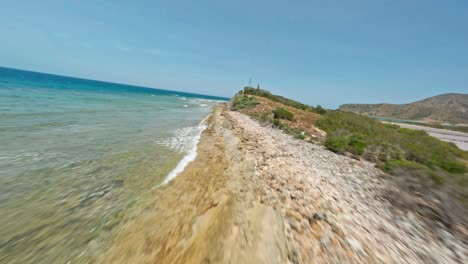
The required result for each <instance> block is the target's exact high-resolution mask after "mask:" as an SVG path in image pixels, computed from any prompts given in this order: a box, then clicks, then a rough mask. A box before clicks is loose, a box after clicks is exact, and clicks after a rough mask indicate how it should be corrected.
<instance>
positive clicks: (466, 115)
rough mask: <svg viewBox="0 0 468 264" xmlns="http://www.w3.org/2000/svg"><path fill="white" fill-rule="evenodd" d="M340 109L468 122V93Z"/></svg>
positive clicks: (342, 106)
mask: <svg viewBox="0 0 468 264" xmlns="http://www.w3.org/2000/svg"><path fill="white" fill-rule="evenodd" d="M339 109H340V110H342V111H349V112H354V113H359V114H364V115H372V116H381V117H389V118H398V119H407V120H417V121H423V122H431V123H451V124H468V94H454V93H452V94H442V95H438V96H434V97H430V98H427V99H424V100H421V101H418V102H414V103H409V104H345V105H341V106H340V108H339Z"/></svg>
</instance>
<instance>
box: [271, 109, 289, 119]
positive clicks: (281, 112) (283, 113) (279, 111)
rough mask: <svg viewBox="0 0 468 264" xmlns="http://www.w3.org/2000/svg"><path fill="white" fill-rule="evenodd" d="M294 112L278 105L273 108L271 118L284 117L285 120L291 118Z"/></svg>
mask: <svg viewBox="0 0 468 264" xmlns="http://www.w3.org/2000/svg"><path fill="white" fill-rule="evenodd" d="M293 117H294V114H293V113H291V112H289V111H288V110H286V109H284V108H281V107H278V108H276V110H273V118H274V119H286V120H290V121H291V120H293Z"/></svg>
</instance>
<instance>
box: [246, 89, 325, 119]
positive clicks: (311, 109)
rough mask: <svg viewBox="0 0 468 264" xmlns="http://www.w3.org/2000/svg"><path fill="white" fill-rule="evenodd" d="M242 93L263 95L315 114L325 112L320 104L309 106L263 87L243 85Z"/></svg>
mask: <svg viewBox="0 0 468 264" xmlns="http://www.w3.org/2000/svg"><path fill="white" fill-rule="evenodd" d="M242 93H243V94H250V95H256V96H261V97H265V98H267V99H270V100H272V101H274V102H278V103H281V104H284V105H287V106H291V107H294V108H297V109H301V110H305V111H309V112H313V113H316V114H325V113H326V110H325V109H324V108H322V107H321V106H320V105H318V106H317V107H313V106H310V105H306V104H303V103H299V102H297V101H294V100H291V99H288V98H285V97H283V96H280V95H275V94H272V93H270V92H269V91H266V90H263V89H260V88H254V87H245V88H244V90H243V91H242Z"/></svg>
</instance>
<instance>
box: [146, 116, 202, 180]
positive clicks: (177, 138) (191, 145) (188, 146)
mask: <svg viewBox="0 0 468 264" xmlns="http://www.w3.org/2000/svg"><path fill="white" fill-rule="evenodd" d="M206 127H207V126H206V118H205V119H203V121H201V122H200V124H199V125H198V126H194V127H185V128H180V129H177V130H175V131H174V136H173V137H171V138H168V139H165V140H160V141H155V142H156V143H157V144H161V145H164V146H167V147H170V148H171V149H173V150H176V151H179V152H181V153H186V155H185V156H184V158H182V160H181V161H180V162H179V164H177V166H176V167H175V168H174V169H173V170H172V171H171V172H170V173H169V174H168V175H167V177H166V179H164V182H163V184H166V183H168V182H170V181H171V180H172V179H174V178H175V177H176V176H177V175H178V174H179V173H181V172H182V171H184V169H185V167H186V166H187V165H188V164H189V163H190V162H191V161H193V160H194V159H195V157H196V156H197V145H198V142H199V141H200V137H201V133H202V132H203V131H204V130H205V129H206Z"/></svg>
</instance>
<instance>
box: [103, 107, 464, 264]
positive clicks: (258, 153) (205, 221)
mask: <svg viewBox="0 0 468 264" xmlns="http://www.w3.org/2000/svg"><path fill="white" fill-rule="evenodd" d="M208 123H209V128H208V129H207V130H206V131H205V132H204V133H203V135H202V139H201V141H200V144H199V146H198V156H197V158H196V159H195V161H194V162H192V163H190V164H189V165H188V166H187V167H186V169H185V171H184V172H183V173H181V174H180V175H179V176H177V177H176V178H175V179H174V180H173V181H171V182H170V183H169V184H167V185H165V186H162V187H160V188H158V189H157V190H155V193H154V199H153V201H152V202H151V203H150V204H148V205H147V206H146V207H145V210H144V211H143V213H141V214H138V215H135V216H134V218H132V219H130V220H129V221H128V223H127V224H126V227H125V229H123V230H122V232H121V234H120V236H119V239H118V240H117V241H116V242H115V244H114V245H113V246H112V248H110V250H109V251H108V253H107V254H106V255H104V256H103V257H102V258H100V259H99V261H98V262H104V263H347V262H348V263H358V262H359V263H382V262H384V263H436V262H438V263H466V262H467V261H468V255H467V248H468V247H467V245H466V244H464V243H463V241H460V240H459V239H458V238H457V237H454V236H452V235H451V234H450V233H449V232H447V231H445V229H443V228H442V227H440V228H438V229H437V230H436V231H434V229H430V228H428V227H427V226H426V225H425V224H424V223H423V222H422V221H421V220H420V219H419V218H418V217H417V216H416V215H414V214H411V213H408V212H403V211H400V210H398V209H396V208H394V207H392V206H391V205H390V204H389V202H387V201H386V200H385V199H383V198H382V193H383V192H384V191H386V190H388V189H389V188H392V187H391V184H390V183H389V182H387V181H386V179H385V177H384V176H382V175H381V172H380V171H379V170H377V169H375V168H374V165H373V164H371V163H368V162H363V161H356V160H353V159H350V158H347V157H344V156H340V155H336V154H334V153H332V152H330V151H328V150H326V149H324V148H323V147H322V146H318V145H314V144H311V143H306V142H304V141H299V140H296V139H293V138H292V137H290V136H288V135H285V134H283V133H282V132H281V131H279V130H276V129H273V128H271V127H265V126H261V125H260V124H258V123H257V122H256V121H253V120H251V119H250V118H248V117H247V116H245V115H243V114H240V113H237V112H231V111H228V110H227V109H226V107H225V105H222V106H219V107H216V108H215V110H214V112H213V114H212V115H211V117H210V119H209V121H208ZM396 191H398V190H396ZM435 253H436V254H435Z"/></svg>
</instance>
